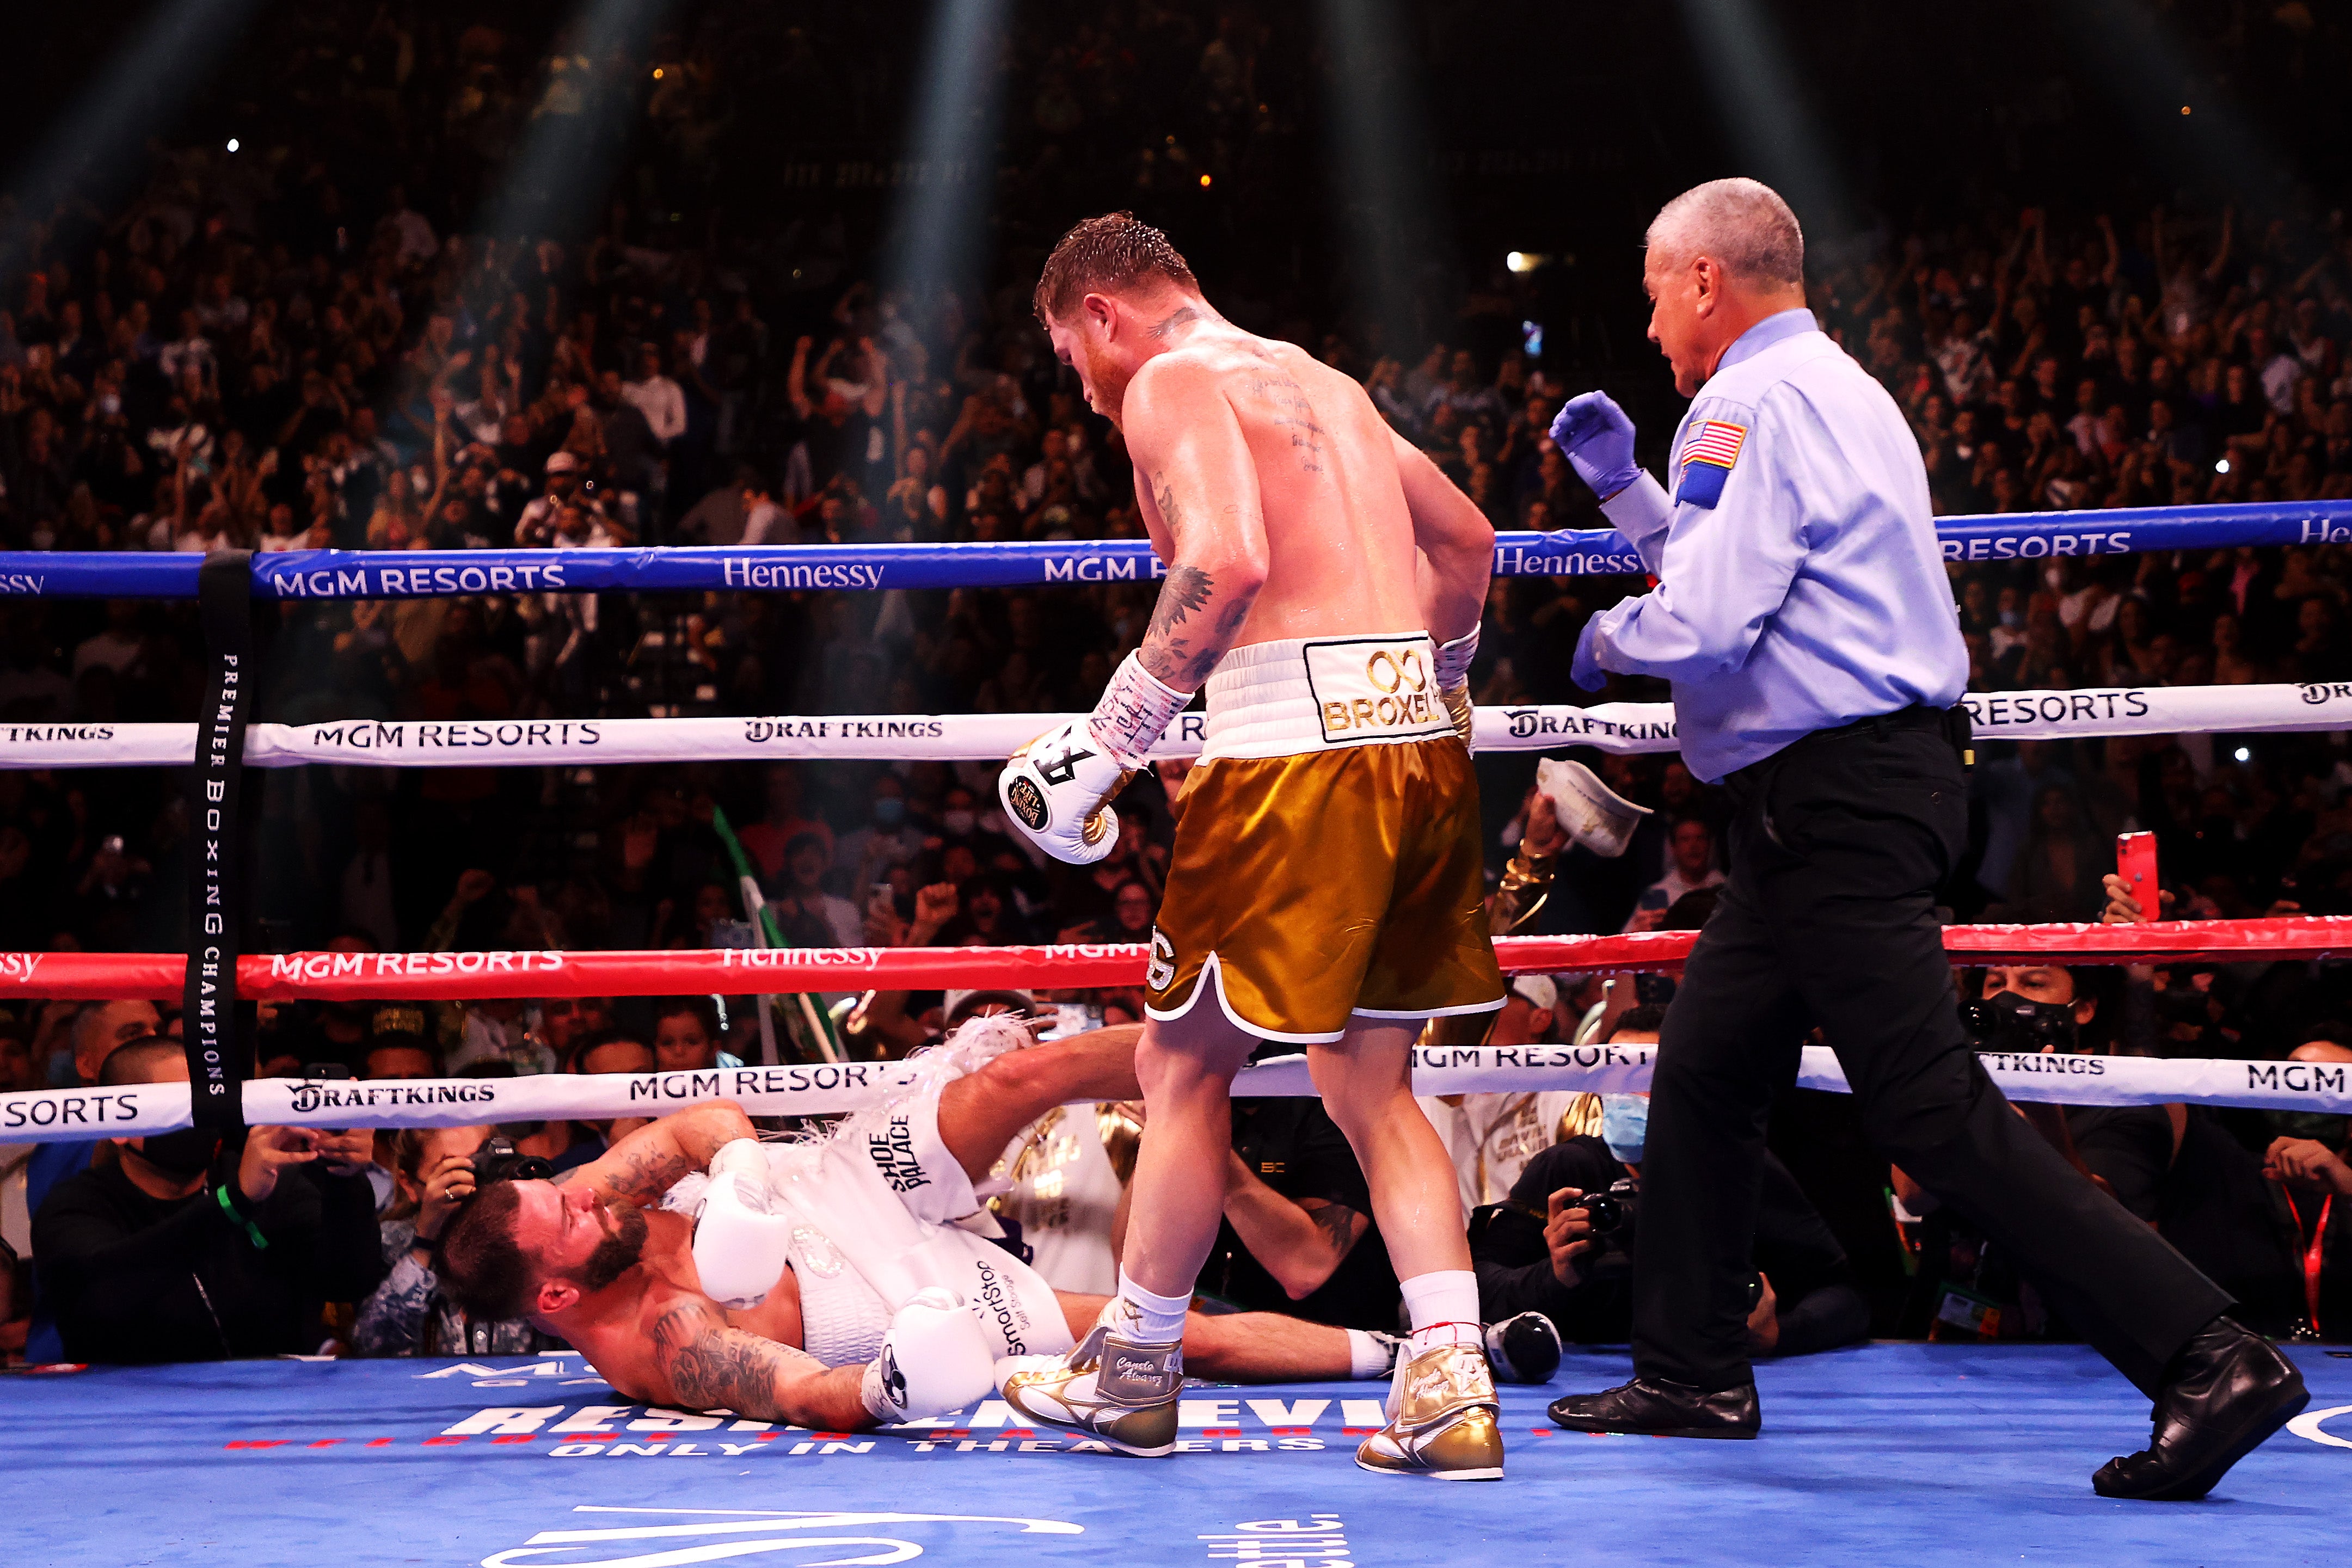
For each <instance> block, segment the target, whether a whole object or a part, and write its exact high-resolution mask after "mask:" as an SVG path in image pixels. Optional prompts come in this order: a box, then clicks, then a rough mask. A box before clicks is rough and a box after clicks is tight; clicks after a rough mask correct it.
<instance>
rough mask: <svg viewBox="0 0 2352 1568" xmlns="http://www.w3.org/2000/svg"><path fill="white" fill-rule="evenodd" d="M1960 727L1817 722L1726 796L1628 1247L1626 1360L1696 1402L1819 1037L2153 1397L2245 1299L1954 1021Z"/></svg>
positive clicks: (1911, 1155) (1958, 1199)
mask: <svg viewBox="0 0 2352 1568" xmlns="http://www.w3.org/2000/svg"><path fill="white" fill-rule="evenodd" d="M1949 725H1950V720H1949V719H1948V716H1947V715H1946V714H1945V713H1943V712H1941V711H1938V710H1932V709H1925V708H1911V709H1906V710H1905V711H1904V712H1902V713H1899V714H1891V715H1887V716H1883V717H1880V718H1875V719H1866V720H1864V721H1862V722H1861V723H1859V724H1855V725H1848V726H1843V727H1840V728H1837V729H1829V730H1822V731H1819V732H1817V733H1815V734H1813V735H1810V736H1808V737H1805V738H1804V739H1802V740H1800V741H1798V742H1796V743H1795V744H1793V745H1791V746H1789V747H1785V748H1783V749H1782V750H1780V751H1778V752H1776V753H1774V754H1773V755H1772V756H1771V757H1769V758H1766V759H1765V760H1763V761H1762V762H1759V763H1757V764H1754V765H1753V766H1751V767H1748V768H1742V769H1740V770H1739V771H1738V772H1737V773H1735V774H1733V775H1732V776H1731V777H1730V778H1729V779H1727V780H1726V783H1727V787H1728V789H1729V790H1730V793H1731V797H1732V801H1733V806H1734V816H1733V819H1732V825H1731V833H1730V841H1731V867H1730V880H1729V881H1728V882H1727V883H1726V884H1725V886H1724V889H1723V894H1722V899H1721V902H1720V903H1719V904H1717V908H1716V912H1715V915H1714V917H1713V918H1712V919H1710V920H1709V921H1708V922H1707V925H1706V930H1705V931H1703V932H1701V933H1700V935H1699V938H1698V944H1697V946H1696V948H1695V949H1694V950H1693V951H1692V953H1691V956H1690V962H1689V965H1688V967H1687V968H1686V969H1685V974H1684V979H1683V983H1682V986H1681V988H1680V989H1679V990H1677V991H1676V992H1675V999H1674V1004H1673V1005H1672V1006H1671V1007H1670V1008H1669V1009H1667V1011H1666V1019H1665V1026H1664V1031H1663V1034H1662V1038H1661V1043H1660V1046H1659V1051H1658V1058H1657V1071H1656V1077H1655V1079H1654V1082H1653V1085H1652V1094H1651V1101H1650V1119H1649V1135H1648V1144H1647V1147H1646V1149H1645V1151H1644V1154H1643V1160H1642V1216H1641V1224H1640V1227H1639V1228H1638V1230H1637V1231H1636V1233H1635V1237H1634V1268H1633V1365H1634V1370H1635V1371H1636V1372H1637V1373H1638V1374H1639V1375H1642V1376H1644V1377H1663V1378H1668V1379H1671V1380H1673V1381H1675V1382H1677V1383H1682V1384H1686V1385H1694V1386H1696V1387H1699V1388H1703V1389H1710V1390H1712V1389H1718V1388H1728V1387H1732V1386H1735V1385H1738V1384H1740V1383H1743V1382H1745V1381H1747V1379H1748V1354H1747V1351H1746V1348H1745V1343H1744V1340H1745V1332H1744V1331H1745V1324H1746V1321H1747V1313H1748V1302H1747V1281H1748V1271H1749V1264H1748V1259H1749V1246H1750V1236H1751V1233H1752V1231H1753V1230H1754V1228H1755V1220H1756V1203H1757V1190H1758V1181H1759V1175H1758V1173H1759V1168H1760V1162H1761V1160H1762V1157H1763V1153H1764V1128H1765V1120H1766V1116H1767V1113H1768V1111H1769V1106H1770V1104H1771V1101H1772V1095H1773V1092H1774V1091H1775V1090H1776V1089H1777V1088H1779V1087H1780V1086H1781V1085H1784V1084H1786V1083H1789V1082H1791V1081H1792V1080H1793V1078H1794V1077H1795V1074H1796V1071H1797V1061H1798V1051H1799V1048H1800V1046H1801V1043H1802V1039H1803V1036H1804V1034H1805V1033H1806V1031H1807V1030H1810V1029H1811V1028H1812V1027H1814V1026H1815V1025H1818V1026H1820V1028H1821V1030H1822V1034H1823V1036H1824V1037H1825V1038H1826V1040H1828V1043H1829V1045H1830V1047H1831V1049H1832V1050H1833V1051H1836V1052H1837V1057H1838V1061H1839V1062H1840V1063H1841V1064H1842V1065H1843V1067H1844V1069H1845V1074H1846V1079H1847V1082H1849V1083H1850V1084H1851V1085H1852V1086H1853V1093H1854V1098H1855V1100H1856V1102H1857V1103H1858V1107H1859V1109H1860V1111H1861V1113H1862V1120H1863V1127H1864V1132H1865V1133H1866V1134H1867V1135H1868V1136H1869V1137H1870V1139H1871V1142H1872V1144H1873V1145H1874V1147H1875V1148H1876V1149H1877V1150H1878V1151H1879V1152H1880V1153H1881V1154H1883V1155H1885V1156H1886V1158H1888V1159H1889V1160H1891V1161H1893V1162H1894V1163H1895V1165H1898V1166H1902V1167H1903V1169H1904V1170H1905V1171H1906V1172H1908V1173H1909V1174H1910V1175H1911V1176H1913V1177H1915V1178H1916V1180H1917V1181H1918V1182H1919V1183H1920V1184H1921V1185H1922V1186H1925V1187H1927V1190H1928V1191H1930V1192H1932V1193H1934V1194H1935V1195H1936V1196H1937V1197H1938V1198H1940V1199H1942V1200H1943V1201H1944V1202H1946V1203H1948V1204H1949V1205H1951V1206H1952V1207H1954V1208H1955V1209H1957V1210H1958V1212H1959V1213H1961V1214H1963V1215H1965V1216H1966V1217H1967V1218H1969V1220H1971V1221H1972V1222H1974V1223H1975V1224H1976V1225H1977V1226H1978V1227H1979V1228H1981V1229H1982V1231H1983V1233H1984V1234H1985V1236H1986V1237H1987V1238H1988V1239H1990V1241H1991V1242H1992V1243H1993V1244H1994V1245H1995V1246H1998V1247H2000V1248H2002V1249H2006V1250H2007V1252H2008V1254H2009V1256H2010V1257H2011V1259H2012V1260H2014V1261H2015V1262H2016V1264H2017V1266H2018V1268H2019V1270H2020V1271H2021V1272H2022V1273H2023V1274H2024V1275H2025V1277H2026V1278H2028V1279H2030V1280H2031V1281H2033V1283H2034V1284H2035V1286H2036V1287H2038V1288H2039V1289H2040V1290H2041V1291H2042V1297H2043V1299H2044V1300H2046V1301H2048V1302H2049V1303H2050V1305H2051V1306H2052V1307H2053V1308H2054V1309H2055V1310H2056V1311H2057V1312H2059V1313H2060V1314H2062V1315H2063V1317H2064V1319H2065V1321H2066V1322H2067V1323H2068V1324H2069V1325H2070V1326H2071V1327H2072V1328H2073V1329H2074V1331H2075V1332H2076V1333H2080V1334H2082V1335H2083V1336H2084V1338H2085V1339H2087V1340H2088V1341H2089V1342H2090V1343H2092V1344H2093V1345H2094V1346H2095V1347H2096V1348H2097V1350H2098V1351H2099V1353H2100V1354H2103V1355H2105V1357H2106V1358H2107V1359H2108V1360H2109V1361H2111V1362H2113V1363H2114V1364H2116V1369H2117V1370H2118V1371H2120V1372H2122V1373H2123V1374H2124V1375H2125V1376H2126V1377H2128V1378H2130V1379H2131V1380H2132V1381H2133V1382H2134V1383H2135V1384H2137V1385H2139V1387H2140V1388H2141V1389H2142V1390H2144V1391H2147V1392H2148V1393H2149V1394H2151V1395H2153V1393H2154V1392H2155V1389H2156V1386H2157V1384H2158V1381H2159V1379H2160V1377H2161V1375H2162V1373H2163V1369H2164V1366H2165V1364H2166V1363H2167V1362H2168V1361H2169V1360H2170V1359H2171V1358H2172V1355H2173V1353H2174V1352H2175V1351H2177V1350H2178V1349H2179V1347H2180V1346H2181V1344H2182V1343H2185V1342H2186V1341H2187V1340H2188V1339H2189V1336H2190V1335H2191V1334H2193V1333H2196V1332H2197V1331H2198V1330H2199V1329H2200V1328H2202V1327H2203V1326H2204V1325H2205V1324H2206V1323H2207V1322H2210V1321H2211V1320H2212V1319H2213V1317H2214V1316H2215V1315H2216V1314H2217V1313H2220V1312H2224V1311H2226V1310H2227V1309H2228V1308H2229V1307H2230V1305H2231V1300H2230V1297H2229V1296H2228V1295H2227V1294H2226V1293H2225V1292H2224V1291H2221V1289H2220V1288H2219V1287H2218V1286H2216V1285H2214V1284H2213V1283H2212V1281H2210V1280H2208V1279H2206V1278H2205V1276H2204V1275H2202V1274H2200V1273H2199V1272H2198V1271H2197V1270H2196V1269H2195V1268H2193V1267H2192V1266H2191V1265H2190V1264H2189V1262H2188V1261H2187V1260H2184V1259H2183V1258H2182V1257H2181V1256H2180V1254H2179V1253H2178V1252H2176V1251H2174V1250H2173V1249H2172V1248H2171V1247H2170V1246H2168V1244H2167V1243H2166V1242H2165V1241H2164V1240H2163V1239H2160V1238H2159V1237H2158V1235H2157V1234H2156V1232H2155V1231H2153V1230H2151V1229H2150V1228H2148V1227H2147V1225H2145V1224H2144V1223H2142V1222H2141V1221H2140V1220H2138V1219H2137V1218H2133V1217H2132V1215H2131V1214H2130V1213H2129V1212H2128V1211H2127V1210H2126V1209H2125V1208H2124V1207H2123V1206H2122V1205H2120V1204H2118V1203H2117V1202H2116V1200H2115V1199H2114V1198H2112V1197H2108V1196H2107V1195H2106V1194H2105V1193H2104V1192H2101V1191H2100V1190H2099V1189H2098V1188H2097V1187H2095V1186H2093V1185H2092V1184H2091V1183H2090V1182H2089V1181H2087V1180H2085V1179H2084V1177H2083V1176H2080V1175H2079V1174H2077V1173H2076V1171H2075V1170H2074V1167H2073V1166H2069V1165H2068V1164H2067V1163H2066V1162H2065V1160H2064V1159H2063V1158H2061V1157H2060V1155H2058V1153H2057V1151H2056V1150H2054V1149H2053V1148H2052V1147H2051V1146H2050V1145H2049V1144H2048V1143H2047V1142H2045V1141H2044V1140H2043V1138H2042V1135H2041V1134H2039V1133H2037V1132H2035V1131H2034V1130H2033V1129H2032V1127H2030V1126H2028V1125H2027V1124H2026V1123H2025V1121H2024V1119H2023V1118H2021V1117H2020V1116H2019V1115H2018V1114H2017V1113H2015V1112H2014V1111H2013V1110H2012V1109H2011V1106H2010V1103H2009V1101H2008V1099H2007V1098H2006V1097H2005V1096H2003V1095H2002V1093H2001V1092H2000V1089H1999V1088H1998V1087H1996V1086H1995V1085H1994V1083H1993V1082H1992V1081H1991V1080H1990V1078H1989V1077H1987V1076H1986V1074H1985V1071H1984V1069H1983V1067H1982V1065H1981V1064H1980V1063H1979V1061H1977V1058H1976V1053H1975V1051H1974V1049H1973V1048H1972V1047H1971V1045H1970V1043H1969V1040H1968V1038H1967V1035H1966V1034H1965V1032H1964V1031H1963V1030H1962V1029H1961V1027H1960V1019H1959V1011H1958V1001H1957V998H1955V996H1954V994H1953V988H1952V977H1951V966H1950V962H1949V960H1948V959H1947V958H1946V956H1945V955H1944V945H1943V936H1942V930H1941V928H1940V927H1939V926H1938V925H1937V922H1936V917H1935V888H1936V885H1937V883H1939V882H1940V881H1941V880H1942V879H1943V877H1944V874H1945V873H1946V872H1947V871H1948V870H1949V868H1950V867H1951V865H1952V864H1953V862H1955V861H1956V860H1957V859H1958V856H1959V854H1960V852H1961V851H1962V848H1963V846H1964V844H1965V842H1966V840H1967V837H1968V784H1967V780H1966V776H1965V774H1964V773H1963V770H1962V768H1961V765H1960V758H1959V752H1958V745H1957V744H1956V737H1955V736H1954V735H1953V734H1952V733H1950V728H1949Z"/></svg>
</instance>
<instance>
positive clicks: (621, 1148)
mask: <svg viewBox="0 0 2352 1568" xmlns="http://www.w3.org/2000/svg"><path fill="white" fill-rule="evenodd" d="M640 1131H646V1132H649V1131H651V1129H650V1128H644V1129H640ZM635 1136H636V1134H630V1136H629V1137H628V1138H624V1139H623V1140H622V1141H621V1142H620V1144H618V1145H615V1146H614V1148H613V1149H611V1150H609V1151H608V1152H606V1153H605V1154H604V1155H599V1156H598V1157H597V1158H595V1159H593V1160H592V1161H590V1162H589V1163H588V1164H586V1165H584V1166H572V1168H571V1169H570V1170H568V1171H564V1172H562V1174H560V1175H558V1176H556V1178H555V1185H556V1186H566V1185H568V1184H570V1183H572V1182H574V1181H584V1182H587V1183H589V1184H591V1185H592V1186H595V1187H596V1188H597V1189H598V1190H599V1191H601V1192H602V1193H603V1194H604V1197H606V1198H607V1199H608V1200H609V1201H612V1202H614V1203H633V1204H637V1205H641V1206H642V1205H645V1204H649V1203H653V1202H656V1201H657V1200H658V1199H659V1198H660V1197H661V1195H662V1194H663V1193H665V1192H667V1191H668V1190H669V1189H670V1188H671V1187H672V1186H675V1185H677V1179H678V1178H679V1177H680V1176H685V1175H686V1174H687V1173H688V1172H689V1171H691V1170H694V1169H695V1168H697V1167H696V1166H694V1164H693V1162H692V1161H690V1160H689V1159H688V1157H687V1156H686V1155H685V1154H684V1153H683V1152H682V1151H680V1150H678V1149H677V1148H676V1147H674V1146H672V1147H665V1146H662V1145H659V1144H656V1143H654V1142H651V1141H647V1142H645V1143H635V1142H632V1141H631V1140H632V1139H634V1138H635Z"/></svg>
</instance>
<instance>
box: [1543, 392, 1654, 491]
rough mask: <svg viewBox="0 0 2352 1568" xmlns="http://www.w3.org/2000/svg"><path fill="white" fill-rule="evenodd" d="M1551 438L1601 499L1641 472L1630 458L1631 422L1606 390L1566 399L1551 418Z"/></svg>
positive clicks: (1580, 476)
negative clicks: (1565, 403) (1563, 405)
mask: <svg viewBox="0 0 2352 1568" xmlns="http://www.w3.org/2000/svg"><path fill="white" fill-rule="evenodd" d="M1551 438H1552V440H1553V441H1554V442H1556V443H1558V444H1559V450H1560V453H1561V455H1563V456H1565V457H1566V458H1567V459H1568V464H1569V466H1570V467H1571V468H1573V469H1575V470H1576V476H1577V477H1578V478H1580V479H1581V480H1583V481H1584V482H1585V483H1586V484H1588V485H1590V486H1592V493H1593V494H1594V495H1596V496H1598V497H1601V499H1602V500H1604V501H1605V500H1607V499H1608V498H1609V497H1612V496H1613V495H1615V494H1616V493H1617V492H1618V491H1620V490H1622V489H1623V488H1624V487H1625V486H1628V485H1631V484H1632V483H1633V481H1634V480H1636V479H1638V478H1640V477H1641V476H1642V470H1641V469H1640V468H1639V467H1638V466H1636V465H1635V464H1634V462H1633V421H1632V420H1630V419H1628V418H1626V417H1625V411H1624V410H1623V409H1622V408H1619V407H1618V406H1617V403H1616V400H1615V399H1613V398H1612V397H1611V396H1610V395H1609V394H1608V393H1607V392H1586V393H1585V394H1584V395H1583V396H1581V397H1572V398H1570V399H1569V400H1568V404H1567V406H1566V407H1564V408H1562V409H1561V410H1560V411H1559V418H1557V419H1555V420H1553V421H1552V422H1551Z"/></svg>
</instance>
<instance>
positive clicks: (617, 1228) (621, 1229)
mask: <svg viewBox="0 0 2352 1568" xmlns="http://www.w3.org/2000/svg"><path fill="white" fill-rule="evenodd" d="M645 1255H646V1211H645V1210H644V1209H642V1208H622V1209H616V1210H614V1216H613V1234H611V1235H610V1236H607V1237H605V1238H604V1240H602V1241H599V1242H598V1243H596V1250H594V1251H593V1252H591V1253H590V1254H588V1260H587V1261H586V1262H585V1263H583V1264H582V1265H580V1289H581V1291H582V1293H583V1294H585V1295H591V1296H593V1295H594V1294H595V1293H596V1292H597V1291H601V1290H603V1289H604V1287H605V1286H607V1285H609V1284H611V1283H612V1282H613V1281H615V1280H617V1279H619V1278H620V1277H621V1276H622V1275H624V1274H625V1273H627V1272H628V1271H629V1270H631V1269H633V1268H635V1266H636V1263H637V1260H639V1259H640V1258H643V1257H644V1256H645Z"/></svg>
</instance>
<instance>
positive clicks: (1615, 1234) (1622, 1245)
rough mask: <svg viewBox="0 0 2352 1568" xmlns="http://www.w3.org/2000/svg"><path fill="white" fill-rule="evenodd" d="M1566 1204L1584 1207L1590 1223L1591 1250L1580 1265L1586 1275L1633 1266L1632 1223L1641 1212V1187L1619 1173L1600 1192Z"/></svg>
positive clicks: (1605, 1272) (1629, 1177) (1609, 1272)
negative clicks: (1615, 1178) (1618, 1176)
mask: <svg viewBox="0 0 2352 1568" xmlns="http://www.w3.org/2000/svg"><path fill="white" fill-rule="evenodd" d="M1569 1207H1571V1208H1580V1209H1582V1210H1584V1219H1585V1223H1586V1224H1587V1225H1589V1226H1591V1230H1592V1234H1591V1241H1592V1250H1591V1251H1590V1252H1588V1253H1586V1254H1585V1255H1584V1257H1583V1259H1582V1260H1581V1261H1580V1265H1579V1266H1580V1268H1581V1269H1582V1270H1583V1272H1584V1273H1585V1274H1586V1275H1587V1276H1588V1277H1590V1276H1592V1275H1598V1274H1611V1273H1616V1272H1619V1271H1621V1270H1625V1269H1629V1268H1631V1267H1632V1266H1633V1225H1634V1221H1635V1220H1636V1219H1638V1218H1640V1216H1641V1212H1642V1189H1641V1186H1640V1185H1639V1184H1638V1183H1636V1182H1635V1181H1634V1180H1633V1177H1631V1176H1622V1177H1620V1178H1619V1179H1618V1180H1616V1181H1613V1182H1612V1183H1610V1184H1609V1186H1608V1187H1607V1188H1606V1189H1604V1190H1602V1191H1600V1192H1588V1193H1586V1194H1585V1195H1584V1196H1583V1197H1580V1198H1578V1199H1577V1200H1576V1201H1575V1202H1574V1203H1572V1204H1570V1206H1569Z"/></svg>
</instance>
